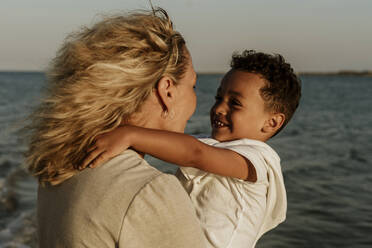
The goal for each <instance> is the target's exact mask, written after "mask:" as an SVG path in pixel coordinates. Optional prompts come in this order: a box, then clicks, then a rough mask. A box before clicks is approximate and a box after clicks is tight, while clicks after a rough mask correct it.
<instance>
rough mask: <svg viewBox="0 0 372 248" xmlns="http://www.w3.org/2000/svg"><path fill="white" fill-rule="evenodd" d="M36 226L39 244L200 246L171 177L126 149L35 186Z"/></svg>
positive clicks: (184, 199) (188, 206)
mask: <svg viewBox="0 0 372 248" xmlns="http://www.w3.org/2000/svg"><path fill="white" fill-rule="evenodd" d="M175 216H176V217H177V218H175ZM38 224H39V240H40V247H123V246H124V244H125V247H204V237H203V236H202V231H201V229H200V225H199V223H198V221H197V219H196V217H195V213H194V209H193V207H192V205H191V202H190V200H189V199H188V196H187V194H186V192H185V191H184V190H183V188H182V186H181V185H180V184H179V182H178V181H177V179H176V178H175V177H173V176H171V175H167V174H163V173H161V172H160V171H157V170H156V169H155V168H153V167H151V166H150V165H148V164H147V162H146V161H145V160H143V159H142V158H141V157H140V156H139V155H138V154H137V153H136V152H134V151H132V150H128V151H126V152H124V153H123V154H121V155H120V156H117V157H115V158H114V159H112V160H110V161H109V162H107V163H106V164H104V165H103V166H101V167H100V168H97V169H91V170H84V171H83V172H81V173H79V174H78V175H76V176H74V177H72V178H71V179H69V180H67V181H65V182H64V183H62V184H61V185H59V186H48V187H40V188H39V198H38Z"/></svg>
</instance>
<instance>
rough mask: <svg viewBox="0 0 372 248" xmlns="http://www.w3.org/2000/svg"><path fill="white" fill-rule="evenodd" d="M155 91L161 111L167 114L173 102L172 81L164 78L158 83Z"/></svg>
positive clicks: (173, 87) (173, 86) (173, 89)
mask: <svg viewBox="0 0 372 248" xmlns="http://www.w3.org/2000/svg"><path fill="white" fill-rule="evenodd" d="M155 89H156V92H157V97H158V100H159V102H160V104H161V106H162V109H163V111H168V112H169V110H170V109H171V107H172V104H173V102H174V94H175V85H174V82H173V80H172V79H171V78H170V77H168V76H164V77H162V78H161V79H160V80H159V81H158V83H157V85H156V87H155Z"/></svg>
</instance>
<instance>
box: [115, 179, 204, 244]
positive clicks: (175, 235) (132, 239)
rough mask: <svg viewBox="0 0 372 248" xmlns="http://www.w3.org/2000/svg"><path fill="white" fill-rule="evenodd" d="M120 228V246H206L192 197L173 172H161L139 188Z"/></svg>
mask: <svg viewBox="0 0 372 248" xmlns="http://www.w3.org/2000/svg"><path fill="white" fill-rule="evenodd" d="M120 232H121V233H120V238H119V247H126V248H138V247H141V248H150V247H151V248H156V247H159V248H160V247H161V248H174V247H178V248H189V247H193V248H199V247H200V248H202V247H203V248H204V247H205V238H204V236H203V232H202V229H201V226H200V223H199V221H198V219H197V217H196V214H195V210H194V208H193V206H192V204H191V201H190V198H189V197H188V195H187V194H186V192H185V190H184V189H183V188H182V186H181V184H180V183H179V182H178V180H177V179H176V177H174V176H173V175H166V174H162V175H160V176H158V177H156V178H155V179H153V180H152V181H151V182H150V183H148V184H147V185H145V186H144V187H143V188H142V189H141V190H140V191H139V193H138V194H137V196H136V197H135V198H134V200H133V202H132V203H131V205H130V207H129V208H128V211H127V214H126V215H125V217H124V221H123V226H122V229H121V231H120Z"/></svg>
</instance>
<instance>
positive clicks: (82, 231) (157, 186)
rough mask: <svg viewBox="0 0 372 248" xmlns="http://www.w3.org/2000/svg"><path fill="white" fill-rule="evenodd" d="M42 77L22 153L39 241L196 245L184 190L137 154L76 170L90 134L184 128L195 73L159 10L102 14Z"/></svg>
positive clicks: (200, 243) (199, 240) (200, 240)
mask: <svg viewBox="0 0 372 248" xmlns="http://www.w3.org/2000/svg"><path fill="white" fill-rule="evenodd" d="M48 82H49V89H48V91H47V95H46V96H45V99H44V101H43V102H42V104H41V106H40V108H39V109H38V110H37V111H36V112H35V113H34V120H33V123H32V124H31V126H30V128H31V131H32V132H31V140H30V146H29V152H28V155H27V159H28V165H29V170H30V171H31V173H32V174H33V175H35V176H36V177H37V178H38V180H39V183H40V186H39V191H38V225H39V230H38V233H39V241H40V247H128V248H130V247H135V248H138V247H141V248H146V247H172V248H173V247H204V237H203V235H202V231H201V229H200V226H199V223H198V221H197V219H196V216H195V213H194V210H193V207H192V205H191V202H190V200H189V198H188V196H187V194H186V192H185V191H184V190H183V188H182V186H181V185H180V184H179V182H178V181H177V179H176V178H175V177H174V176H172V175H167V174H163V173H161V172H160V171H158V170H156V169H155V168H153V167H151V166H149V165H148V164H147V163H146V161H145V160H143V156H144V154H138V153H137V152H136V151H133V150H128V151H126V152H124V153H122V154H121V155H119V156H117V157H115V158H114V159H111V160H110V161H109V162H107V163H106V164H105V165H103V166H101V167H100V168H98V169H94V170H90V169H88V170H84V171H81V172H79V170H78V166H79V165H80V163H81V161H82V159H83V158H84V156H85V155H86V152H87V147H89V146H90V145H91V144H92V142H93V140H94V139H95V138H96V137H97V135H99V134H103V133H105V132H108V131H110V130H113V129H115V128H117V127H118V126H119V125H120V124H123V123H125V124H131V125H137V126H141V127H147V128H155V129H164V130H172V131H178V132H183V131H184V128H185V125H186V122H187V120H188V119H189V118H190V116H191V115H192V113H193V112H194V110H195V105H196V96H195V92H194V89H193V87H194V85H195V83H196V74H195V71H194V69H193V66H192V61H191V57H190V55H189V53H188V51H187V48H186V46H185V41H184V39H183V37H182V36H181V35H180V34H179V33H178V32H176V31H175V30H174V29H173V27H172V23H171V21H170V19H169V18H168V15H167V13H166V12H165V11H164V10H162V9H157V10H154V11H153V12H151V13H149V12H136V13H132V14H129V15H126V16H116V17H110V18H106V19H105V20H103V21H101V22H99V23H97V24H95V25H94V26H93V27H92V28H84V29H82V30H81V31H80V32H78V33H75V34H72V35H70V36H69V37H68V39H67V40H66V41H65V43H64V45H63V46H62V48H61V49H60V50H59V52H58V53H57V56H56V58H55V59H54V61H53V64H52V67H51V70H50V72H49V80H48Z"/></svg>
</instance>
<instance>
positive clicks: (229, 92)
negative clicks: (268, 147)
mask: <svg viewBox="0 0 372 248" xmlns="http://www.w3.org/2000/svg"><path fill="white" fill-rule="evenodd" d="M264 86H265V80H264V79H263V78H262V77H261V76H260V75H258V74H255V73H249V72H244V71H239V70H234V69H232V70H230V71H229V72H228V73H227V74H226V75H225V76H224V78H223V79H222V81H221V85H220V87H219V88H218V90H217V95H216V103H215V104H214V105H213V107H212V109H211V112H210V117H211V124H212V137H213V138H214V139H216V140H218V141H221V142H222V141H230V140H236V139H242V138H248V139H255V140H261V141H264V140H265V137H266V136H265V135H264V133H263V131H262V128H263V126H264V124H265V122H266V121H267V120H269V119H270V116H271V114H270V112H268V111H266V109H265V102H264V100H263V99H262V97H261V95H260V89H261V88H262V87H264Z"/></svg>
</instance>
